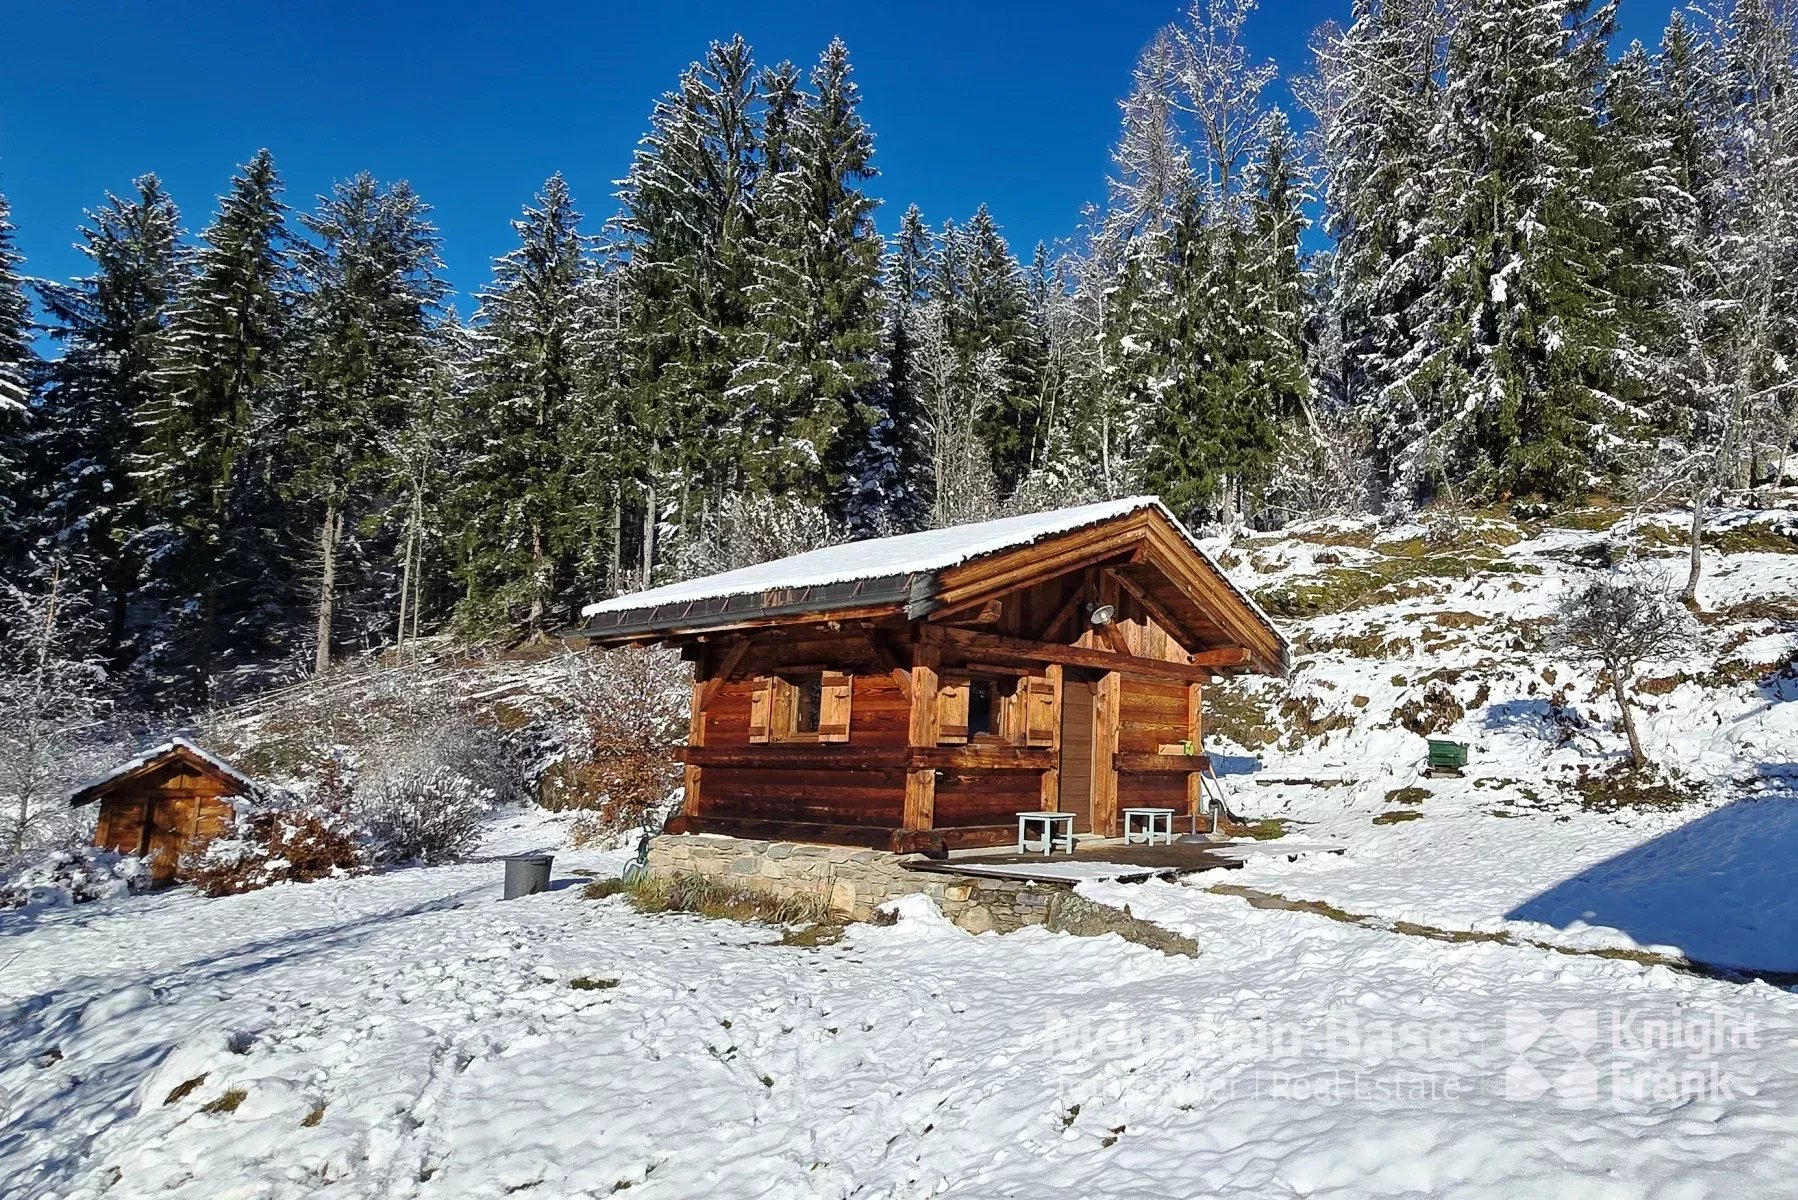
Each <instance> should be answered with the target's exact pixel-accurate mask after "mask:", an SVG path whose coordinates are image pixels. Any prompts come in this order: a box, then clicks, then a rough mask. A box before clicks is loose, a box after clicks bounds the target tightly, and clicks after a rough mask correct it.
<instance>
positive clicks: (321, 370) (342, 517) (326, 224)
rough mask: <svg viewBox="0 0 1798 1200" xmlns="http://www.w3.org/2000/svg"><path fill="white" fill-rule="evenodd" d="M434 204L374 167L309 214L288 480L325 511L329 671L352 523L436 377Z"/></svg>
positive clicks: (299, 498)
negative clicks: (432, 370) (380, 177)
mask: <svg viewBox="0 0 1798 1200" xmlns="http://www.w3.org/2000/svg"><path fill="white" fill-rule="evenodd" d="M429 211H430V210H429V208H428V207H427V206H426V205H425V204H424V202H423V201H422V200H420V199H419V198H418V196H417V194H416V193H414V192H413V191H412V189H411V187H410V186H409V185H407V184H406V183H404V182H401V183H397V184H394V185H393V186H391V187H387V188H383V187H382V186H381V185H380V184H378V183H377V182H376V181H375V180H374V178H373V177H372V176H370V175H368V174H367V173H363V174H361V175H357V176H355V177H353V178H351V179H349V180H346V181H344V182H342V183H339V184H338V185H337V186H336V187H334V188H333V189H332V191H331V194H330V195H328V196H321V197H320V198H319V203H318V211H317V212H316V213H312V214H306V215H303V216H301V218H300V221H301V223H302V224H303V225H305V227H306V228H307V230H308V231H310V232H311V234H312V235H313V237H314V238H315V239H316V242H314V243H308V244H307V245H305V246H304V247H303V248H302V249H301V250H300V252H299V254H298V255H297V258H298V265H299V269H300V273H301V276H302V278H303V280H304V283H305V287H306V293H305V298H304V301H303V303H302V305H301V310H300V316H299V330H298V336H299V338H300V343H301V344H300V350H299V356H298V357H299V361H298V364H297V367H296V370H295V375H294V379H293V395H292V396H291V398H290V401H289V403H290V408H289V411H288V413H287V415H286V419H285V432H286V435H287V437H286V445H287V452H288V456H289V473H288V475H287V476H286V478H285V479H284V481H283V482H284V487H285V489H286V491H287V494H288V496H289V497H290V499H291V500H292V501H293V502H295V503H299V504H303V505H305V506H307V507H308V508H310V509H311V510H312V511H313V512H314V513H315V514H316V516H315V520H316V522H317V524H316V526H315V528H316V529H317V535H316V536H317V541H316V545H317V549H318V585H317V588H316V603H315V605H314V608H315V612H316V617H317V625H316V630H315V633H314V655H313V661H314V666H315V669H316V670H317V671H318V672H320V673H321V674H322V673H323V672H325V671H327V670H329V668H330V666H331V649H332V636H333V630H334V628H335V624H336V619H337V614H338V604H339V595H338V593H339V588H340V574H341V572H340V567H341V566H342V565H343V564H342V563H341V562H340V559H341V556H342V551H343V549H344V537H345V533H346V530H348V529H350V527H351V522H352V519H354V520H355V521H356V522H360V520H361V519H362V518H363V517H365V516H367V515H369V512H370V510H371V508H372V502H373V501H374V499H376V498H377V497H379V496H381V495H382V494H383V492H384V490H385V488H386V487H387V486H388V485H389V484H390V483H391V482H392V468H393V458H392V453H391V439H392V438H393V437H394V436H395V435H396V434H397V433H398V431H400V430H401V429H403V428H404V427H405V425H406V420H407V416H408V412H409V401H410V400H411V399H412V398H413V397H414V395H415V394H416V392H417V391H418V389H420V388H421V387H422V386H424V384H425V381H426V379H427V377H428V371H429V366H430V361H431V352H432V345H431V336H430V335H431V328H432V325H433V322H434V321H435V320H436V318H437V314H438V311H439V309H440V307H441V305H442V301H443V297H444V294H445V292H446V285H445V284H444V283H443V282H442V280H440V279H439V278H438V277H437V275H436V272H437V271H438V270H439V269H440V268H441V266H442V263H441V262H440V261H439V259H438V256H437V246H438V237H437V231H436V230H435V229H434V228H433V227H432V226H431V224H430V223H429V221H428V220H427V216H428V213H429ZM351 548H352V549H355V548H356V547H354V546H352V547H351Z"/></svg>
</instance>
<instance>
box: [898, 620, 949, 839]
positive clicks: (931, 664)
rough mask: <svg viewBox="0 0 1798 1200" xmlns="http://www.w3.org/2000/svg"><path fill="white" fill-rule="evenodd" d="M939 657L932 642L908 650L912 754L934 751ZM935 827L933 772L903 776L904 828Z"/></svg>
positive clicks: (918, 770) (929, 769) (919, 770)
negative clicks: (909, 657) (914, 752)
mask: <svg viewBox="0 0 1798 1200" xmlns="http://www.w3.org/2000/svg"><path fill="white" fill-rule="evenodd" d="M941 662H942V658H941V653H940V651H939V650H938V649H937V647H936V644H935V643H934V642H919V643H918V644H917V645H916V646H914V647H912V667H911V725H910V730H909V736H908V737H907V738H906V742H907V744H908V745H909V746H910V747H911V748H912V749H914V750H929V749H934V748H935V747H936V740H937V704H936V690H937V669H938V667H939V666H940V665H941ZM935 824H936V768H935V767H918V768H915V769H913V770H910V771H907V772H906V775H905V827H906V828H907V829H929V828H931V827H933V826H934V825H935Z"/></svg>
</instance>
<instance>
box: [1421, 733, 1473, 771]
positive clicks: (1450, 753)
mask: <svg viewBox="0 0 1798 1200" xmlns="http://www.w3.org/2000/svg"><path fill="white" fill-rule="evenodd" d="M1466 765H1467V743H1466V742H1450V741H1446V740H1444V739H1442V738H1431V739H1430V770H1432V771H1458V770H1460V769H1461V768H1462V767H1464V766H1466Z"/></svg>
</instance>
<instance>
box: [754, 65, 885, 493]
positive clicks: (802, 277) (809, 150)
mask: <svg viewBox="0 0 1798 1200" xmlns="http://www.w3.org/2000/svg"><path fill="white" fill-rule="evenodd" d="M851 74H852V72H851V68H850V64H849V52H848V50H847V49H846V48H845V47H844V45H843V43H842V42H841V41H840V40H838V41H833V42H831V44H830V45H829V46H828V47H827V48H826V49H825V51H824V54H823V56H822V57H821V58H820V59H819V61H818V66H817V68H816V69H815V70H814V71H813V72H812V76H811V84H812V88H813V91H814V93H815V94H814V95H813V96H812V97H810V98H809V99H808V101H807V102H806V103H805V104H804V105H803V106H801V107H800V108H799V109H798V111H797V112H796V113H795V114H794V115H793V122H792V150H791V155H792V167H791V169H790V170H787V171H784V172H781V173H780V174H778V175H776V176H774V177H773V178H772V179H771V180H769V181H767V183H766V185H765V191H764V193H763V195H762V198H761V203H759V204H758V207H757V215H756V222H757V232H756V240H755V248H754V254H753V262H754V282H752V283H751V284H750V287H749V300H750V329H749V332H748V338H747V340H746V345H747V348H748V351H749V353H748V354H747V355H746V356H745V357H744V359H743V360H742V361H741V362H740V363H739V364H738V367H737V370H736V372H735V376H734V378H733V381H732V385H731V390H732V394H733V396H736V397H739V398H740V399H741V400H742V401H744V402H745V403H746V404H747V405H748V406H749V408H750V410H751V412H752V413H753V416H754V419H755V421H756V423H757V426H758V428H757V429H756V430H755V434H754V442H755V447H756V448H755V453H756V460H755V466H754V467H753V468H752V480H753V482H755V483H756V484H758V485H759V486H761V487H762V488H764V489H766V490H768V491H772V492H775V493H777V494H788V493H791V494H794V495H797V496H799V497H801V498H803V499H807V500H810V501H812V502H814V503H821V502H825V501H830V502H832V503H834V504H836V505H838V506H841V504H842V501H843V496H844V492H845V486H844V485H845V481H846V479H847V477H848V476H849V474H850V472H849V461H850V459H851V457H852V456H853V453H854V450H855V448H856V446H857V445H859V444H861V443H863V442H865V440H866V438H867V436H868V433H869V430H870V429H871V427H872V426H873V425H874V424H875V423H876V422H878V420H879V418H880V410H881V405H880V402H879V396H878V389H879V386H880V383H881V380H882V377H883V374H884V364H883V362H882V361H881V357H880V351H881V338H880V289H879V272H880V256H881V242H880V238H879V235H878V234H877V233H876V232H875V230H874V216H873V214H874V208H875V201H874V200H872V199H871V198H870V197H868V195H867V194H866V193H865V192H863V191H862V189H861V185H862V184H863V183H865V182H866V181H867V180H869V179H872V178H873V177H874V176H875V174H876V171H875V168H874V162H873V156H874V140H873V137H872V135H871V134H870V133H869V131H868V128H867V125H866V124H865V123H864V122H863V121H862V119H861V116H860V114H859V113H858V111H857V109H858V108H859V106H860V104H861V97H860V93H859V89H858V88H857V87H856V84H855V82H854V80H853V79H852V78H851Z"/></svg>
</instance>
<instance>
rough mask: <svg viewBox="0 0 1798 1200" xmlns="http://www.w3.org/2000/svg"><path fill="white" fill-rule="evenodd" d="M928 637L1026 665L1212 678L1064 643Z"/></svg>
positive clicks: (938, 629)
mask: <svg viewBox="0 0 1798 1200" xmlns="http://www.w3.org/2000/svg"><path fill="white" fill-rule="evenodd" d="M926 635H927V636H928V637H930V638H933V639H938V640H941V641H942V642H943V644H945V645H949V646H954V647H955V648H957V649H958V650H960V651H962V653H963V654H965V655H969V656H979V655H989V654H990V655H993V656H995V657H997V656H1004V657H1007V658H1019V659H1023V660H1024V661H1025V662H1037V663H1060V664H1062V665H1063V666H1068V667H1090V668H1092V669H1093V670H1096V671H1118V672H1121V673H1123V674H1125V675H1133V676H1137V677H1139V678H1144V679H1173V680H1178V681H1179V682H1181V683H1204V682H1205V681H1206V680H1207V679H1209V678H1210V677H1211V671H1210V670H1209V666H1210V664H1198V665H1195V664H1192V663H1177V662H1164V661H1163V660H1161V659H1158V658H1144V657H1143V656H1142V655H1140V654H1120V653H1118V652H1117V651H1115V650H1099V649H1096V648H1089V647H1086V646H1067V645H1063V644H1062V643H1060V642H1032V641H1027V640H1025V639H1024V638H1013V637H1004V636H1002V635H1000V634H996V633H985V632H982V631H980V630H976V629H956V628H954V627H952V626H951V627H947V628H945V627H942V626H931V627H930V628H929V629H928V630H927V631H926ZM1206 653H1210V652H1209V651H1207V652H1206ZM1238 653H1239V654H1240V653H1241V652H1240V651H1238Z"/></svg>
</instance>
